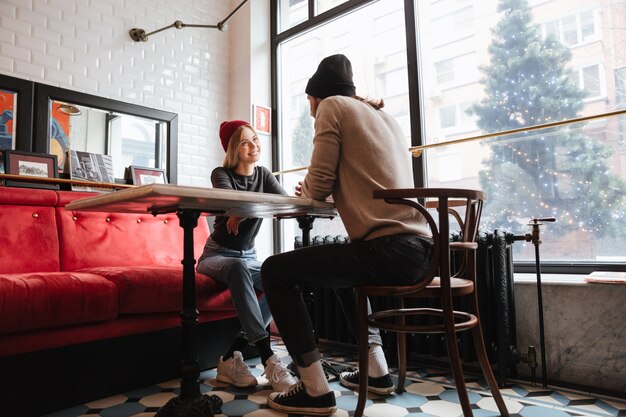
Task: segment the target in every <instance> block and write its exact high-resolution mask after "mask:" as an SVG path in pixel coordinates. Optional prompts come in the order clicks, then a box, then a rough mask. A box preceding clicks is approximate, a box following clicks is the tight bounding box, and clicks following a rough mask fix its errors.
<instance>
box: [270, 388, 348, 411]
mask: <svg viewBox="0 0 626 417" xmlns="http://www.w3.org/2000/svg"><path fill="white" fill-rule="evenodd" d="M267 405H268V406H269V407H270V408H273V409H274V410H276V411H281V412H283V413H287V414H289V413H291V414H306V415H314V416H329V415H331V414H332V413H334V412H335V411H337V403H336V402H335V393H334V392H332V391H331V392H327V393H326V394H324V395H320V396H319V397H312V396H310V395H309V394H308V393H307V392H306V389H305V388H304V385H303V384H302V381H300V382H298V383H297V384H294V385H292V386H291V387H290V388H289V389H288V390H287V391H284V392H273V393H271V394H270V395H269V396H268V397H267Z"/></svg>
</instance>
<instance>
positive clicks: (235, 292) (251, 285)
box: [196, 238, 272, 344]
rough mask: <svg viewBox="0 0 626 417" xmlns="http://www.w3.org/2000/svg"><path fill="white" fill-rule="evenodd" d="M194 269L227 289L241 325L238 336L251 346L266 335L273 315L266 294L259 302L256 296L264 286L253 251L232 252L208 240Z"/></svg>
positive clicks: (259, 264) (254, 251)
mask: <svg viewBox="0 0 626 417" xmlns="http://www.w3.org/2000/svg"><path fill="white" fill-rule="evenodd" d="M196 270H197V271H198V272H199V273H201V274H204V275H208V276H210V277H211V278H214V279H216V280H217V281H220V282H222V283H224V284H226V286H228V289H229V290H230V293H231V297H232V300H233V304H234V305H235V309H236V310H237V314H238V315H239V322H240V323H241V331H240V333H239V335H238V336H241V337H245V338H246V339H248V342H249V343H250V344H254V343H255V342H257V341H259V340H261V339H263V338H265V337H268V336H269V335H268V333H267V330H266V329H267V326H269V324H270V322H271V321H272V314H271V313H270V309H269V306H268V305H267V300H266V298H265V294H263V295H262V297H261V298H260V299H258V298H257V295H256V291H260V292H262V291H263V285H262V283H261V262H259V261H258V260H257V258H256V249H255V248H252V249H249V250H232V249H228V248H225V247H223V246H220V245H218V244H217V243H215V242H214V241H213V240H212V239H211V238H209V239H208V240H207V243H206V244H205V246H204V252H203V253H202V256H201V257H200V259H199V260H198V266H197V267H196Z"/></svg>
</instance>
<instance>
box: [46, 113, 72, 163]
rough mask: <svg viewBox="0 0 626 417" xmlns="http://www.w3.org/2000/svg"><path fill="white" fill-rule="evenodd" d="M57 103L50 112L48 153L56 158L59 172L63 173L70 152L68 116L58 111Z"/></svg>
mask: <svg viewBox="0 0 626 417" xmlns="http://www.w3.org/2000/svg"><path fill="white" fill-rule="evenodd" d="M60 104H61V103H59V102H57V101H53V102H52V110H51V112H50V153H51V154H53V155H56V156H57V162H58V169H59V172H63V170H64V168H65V161H66V159H67V154H68V151H69V150H70V115H69V114H66V113H62V112H61V111H59V105H60Z"/></svg>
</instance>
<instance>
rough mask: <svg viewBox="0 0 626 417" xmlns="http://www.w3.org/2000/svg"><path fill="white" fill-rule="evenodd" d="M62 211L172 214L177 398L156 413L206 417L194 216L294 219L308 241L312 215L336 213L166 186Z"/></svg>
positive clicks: (302, 203)
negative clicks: (175, 223)
mask: <svg viewBox="0 0 626 417" xmlns="http://www.w3.org/2000/svg"><path fill="white" fill-rule="evenodd" d="M65 209H66V210H72V211H79V210H82V211H107V212H118V213H151V214H153V215H155V216H157V215H159V214H163V213H174V212H175V213H176V214H177V216H178V218H179V221H180V227H182V228H183V239H184V241H183V260H182V264H183V300H182V311H181V327H182V333H183V343H182V348H183V356H182V357H183V361H182V370H181V391H180V396H178V397H174V398H172V399H171V400H170V401H168V402H167V404H165V406H163V408H161V410H159V412H158V413H157V416H158V417H166V416H167V417H169V416H172V417H173V416H177V417H178V416H210V415H212V407H214V406H215V404H214V403H212V402H211V401H212V400H211V398H210V397H208V396H205V395H201V393H200V381H199V377H200V369H199V365H198V353H197V351H198V346H197V324H198V311H197V310H196V285H195V264H196V259H195V256H194V253H193V252H194V244H193V229H194V228H195V227H196V226H197V225H198V218H199V217H200V214H202V213H207V214H209V215H212V216H215V215H224V216H240V217H269V218H277V219H281V218H297V219H299V225H300V228H301V229H302V231H303V241H305V239H306V241H308V238H309V236H308V232H309V231H310V230H311V227H310V226H311V224H312V222H313V219H314V218H315V217H328V218H332V217H335V216H336V215H337V212H336V210H335V208H334V205H333V204H332V203H327V202H321V201H315V200H312V199H309V198H300V197H288V196H283V195H279V194H266V193H253V192H246V191H233V190H222V189H216V188H200V187H188V186H181V185H168V184H152V185H145V186H142V187H137V188H129V189H125V190H122V191H117V192H114V193H108V194H101V195H97V196H93V197H88V198H84V199H81V200H75V201H73V202H71V203H69V204H68V205H66V206H65ZM216 398H217V397H216ZM218 400H219V399H218Z"/></svg>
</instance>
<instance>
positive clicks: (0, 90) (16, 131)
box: [0, 74, 34, 151]
mask: <svg viewBox="0 0 626 417" xmlns="http://www.w3.org/2000/svg"><path fill="white" fill-rule="evenodd" d="M33 86H34V83H33V82H31V81H26V80H22V79H20V78H15V77H10V76H8V75H2V74H0V149H19V150H25V151H28V150H30V148H31V141H32V127H33V111H32V106H33Z"/></svg>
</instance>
